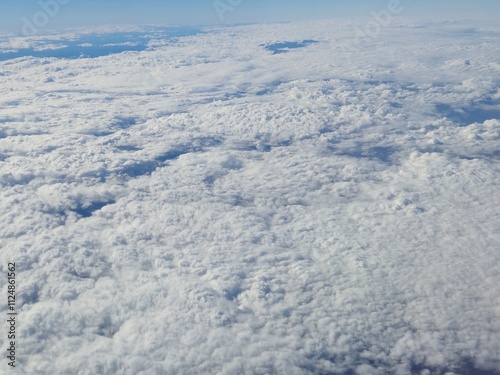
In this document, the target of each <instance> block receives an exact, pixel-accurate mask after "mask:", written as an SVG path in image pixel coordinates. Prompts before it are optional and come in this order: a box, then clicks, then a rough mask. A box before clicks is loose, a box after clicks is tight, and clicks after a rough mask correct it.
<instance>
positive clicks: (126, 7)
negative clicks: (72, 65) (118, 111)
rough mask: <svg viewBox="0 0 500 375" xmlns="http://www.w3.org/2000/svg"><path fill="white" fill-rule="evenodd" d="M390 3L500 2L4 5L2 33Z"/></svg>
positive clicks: (337, 11) (442, 9) (247, 18)
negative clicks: (33, 27)
mask: <svg viewBox="0 0 500 375" xmlns="http://www.w3.org/2000/svg"><path fill="white" fill-rule="evenodd" d="M391 1H395V2H399V3H400V5H401V7H402V8H403V9H404V11H403V12H402V14H401V15H405V16H420V15H428V16H441V15H453V14H457V13H464V14H470V13H486V14H489V15H495V14H500V4H499V2H498V1H496V0H478V1H475V2H471V1H466V0H456V1H451V0H443V1H431V0H420V1H418V2H417V1H414V0H372V1H368V0H353V1H335V0H308V1H305V0H190V1H178V0H143V1H136V0H135V1H133V0H25V1H18V0H2V1H1V2H0V31H1V32H12V33H19V32H20V31H21V30H23V27H24V28H26V27H29V25H30V24H32V25H35V26H36V27H37V29H38V30H42V29H43V30H47V31H51V30H61V29H67V28H71V27H94V26H105V25H123V24H135V25H147V24H162V25H165V24H168V25H207V24H220V23H229V24H231V23H258V22H274V21H278V22H281V21H292V20H301V19H315V18H335V17H347V16H356V17H366V16H369V15H370V12H371V11H381V10H384V9H387V8H388V4H389V3H390V2H391ZM37 23H38V25H37ZM27 25H28V26H27ZM40 25H41V26H42V27H40Z"/></svg>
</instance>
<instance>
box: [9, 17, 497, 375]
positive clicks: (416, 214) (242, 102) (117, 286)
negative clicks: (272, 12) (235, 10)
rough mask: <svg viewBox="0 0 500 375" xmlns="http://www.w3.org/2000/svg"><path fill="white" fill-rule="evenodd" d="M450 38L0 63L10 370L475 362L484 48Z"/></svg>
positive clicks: (491, 140)
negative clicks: (353, 53)
mask: <svg viewBox="0 0 500 375" xmlns="http://www.w3.org/2000/svg"><path fill="white" fill-rule="evenodd" d="M469 22H471V25H475V23H474V22H475V21H469ZM349 25H355V23H354V21H353V23H349ZM401 30H402V31H404V33H403V34H404V35H407V36H406V37H405V38H407V40H408V41H409V42H408V43H406V44H401V41H402V40H406V39H401V35H402V31H401ZM450 30H451V31H450ZM453 30H454V29H453V27H451V28H450V26H449V24H446V23H442V24H433V25H428V26H426V27H425V28H413V27H412V24H410V25H408V26H402V25H400V26H398V28H396V29H394V30H391V31H388V34H387V36H386V37H384V39H383V40H374V41H373V43H374V45H373V48H366V49H361V50H360V51H359V52H358V53H359V55H358V56H359V58H357V59H356V60H355V61H354V62H353V63H352V64H346V63H345V58H344V57H343V56H340V55H338V50H337V49H336V45H337V43H338V42H339V40H341V39H342V38H348V37H349V35H350V32H351V31H352V29H350V28H349V27H347V26H346V25H345V24H344V25H337V24H336V22H333V21H323V22H314V23H303V22H302V23H291V24H270V25H266V26H262V25H261V26H252V25H248V26H238V27H227V28H217V27H216V28H210V29H207V30H206V31H207V32H206V33H203V34H200V35H197V36H188V37H185V38H179V40H178V41H176V42H175V43H172V44H167V45H161V46H156V47H155V48H152V49H151V50H146V51H142V52H133V53H132V52H129V53H127V52H125V53H122V54H116V55H110V56H101V57H98V58H94V59H85V58H80V59H57V58H19V59H15V60H7V61H3V62H0V64H1V65H2V74H3V76H2V79H3V80H2V83H1V85H2V87H3V88H4V92H5V93H6V94H5V96H3V97H2V99H1V101H0V108H1V109H2V115H1V116H2V117H0V119H1V120H0V185H1V186H2V189H1V192H0V195H1V200H0V202H1V203H0V216H1V218H2V224H3V225H2V226H1V228H0V235H1V236H2V244H3V249H2V252H0V259H1V262H0V268H1V269H2V271H5V265H6V264H7V263H8V262H11V261H16V264H17V276H16V277H17V280H18V300H17V302H16V307H17V309H18V313H19V320H20V321H22V322H23V323H22V324H20V325H19V337H18V342H19V347H20V348H23V350H22V352H21V351H19V354H18V361H19V367H20V368H21V369H22V370H21V371H23V373H27V374H35V373H36V374H49V373H50V374H73V373H75V374H76V373H78V374H96V373H102V374H116V373H125V374H129V373H130V374H132V373H133V374H141V373H142V374H150V373H178V374H206V373H220V374H235V373H238V374H271V373H276V374H279V373H286V374H323V373H324V374H383V373H395V374H413V373H421V374H424V373H427V374H428V373H431V374H441V373H446V372H454V373H464V374H466V373H473V370H474V368H478V369H481V370H484V371H485V372H488V371H489V372H490V373H491V374H494V373H495V371H496V372H498V371H499V370H500V364H499V362H498V358H499V356H498V353H499V351H500V346H499V344H498V340H497V339H496V338H497V337H498V334H499V332H498V330H499V327H498V324H496V322H497V321H498V318H499V313H500V310H499V306H498V303H497V302H496V301H498V300H500V289H499V287H498V286H497V284H498V283H497V282H496V280H497V275H498V274H499V271H500V270H499V266H498V264H500V263H499V262H498V251H497V249H498V235H497V234H496V231H497V228H498V215H497V213H496V207H498V204H499V203H500V202H499V196H498V193H497V190H498V187H497V181H498V168H497V167H498V152H497V149H498V136H499V135H498V125H499V121H498V115H497V114H498V111H499V108H498V107H499V103H498V97H499V92H498V88H497V87H498V79H497V73H498V72H497V70H496V68H495V66H494V62H495V61H497V60H498V56H497V52H496V51H497V50H496V49H495V48H493V46H492V43H493V40H494V39H488V38H487V36H489V35H490V33H491V30H486V31H484V34H481V32H479V33H478V34H477V35H476V34H474V35H473V36H468V37H466V38H465V37H463V36H460V35H461V34H460V35H459V36H457V34H453V32H452V31H453ZM444 31H446V32H444ZM483 37H484V38H483ZM303 40H316V41H318V43H314V44H311V45H308V46H303V48H297V49H293V50H290V51H288V52H287V53H283V54H276V55H274V54H271V53H269V52H268V51H266V49H265V48H264V47H263V45H268V44H273V43H278V42H280V41H296V42H298V43H300V42H302V41H303ZM479 40H480V41H481V43H479V42H478V41H479ZM488 40H490V41H488ZM410 42H411V43H410ZM457 45H458V46H460V48H461V49H462V50H467V49H469V50H470V51H471V52H470V54H471V55H474V54H476V53H482V54H483V55H481V56H483V57H482V58H481V59H479V58H477V59H476V58H474V57H473V56H465V53H464V52H460V53H457V47H456V46H457ZM386 52H387V53H391V56H393V57H395V58H394V59H391V60H389V59H383V60H381V59H380V56H383V55H384V54H385V53H386ZM462 55H463V56H462ZM466 60H468V61H470V64H466V63H462V62H464V61H466ZM151 72H153V73H154V74H153V75H151V74H150V73H151ZM479 73H480V74H479ZM436 77H439V79H437V78H436ZM49 78H50V79H49ZM2 283H3V284H1V285H2V288H3V290H4V292H5V291H6V284H5V281H2ZM5 309H6V307H5V306H4V307H3V308H2V312H3V313H5V312H6V310H5ZM5 345H6V343H5V342H4V341H2V348H5Z"/></svg>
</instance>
